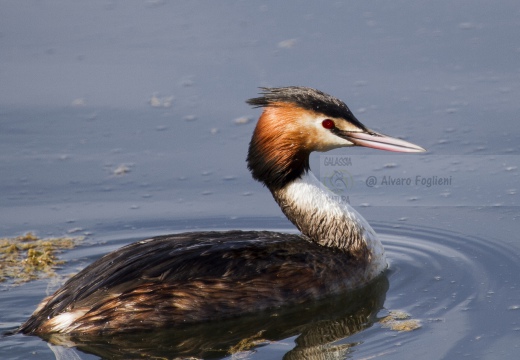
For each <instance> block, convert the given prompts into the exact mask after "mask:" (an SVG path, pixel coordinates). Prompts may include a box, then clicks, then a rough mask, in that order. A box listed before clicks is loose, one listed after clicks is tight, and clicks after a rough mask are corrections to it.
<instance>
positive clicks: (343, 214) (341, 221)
mask: <svg viewBox="0 0 520 360" xmlns="http://www.w3.org/2000/svg"><path fill="white" fill-rule="evenodd" d="M273 196H274V198H275V199H276V201H277V202H278V204H279V205H280V207H281V209H282V211H283V212H284V214H285V215H286V216H287V217H288V218H289V220H291V222H292V223H293V224H295V225H296V227H298V229H299V230H300V231H301V232H302V233H303V234H304V235H306V236H307V237H309V238H310V239H311V240H312V241H314V242H316V243H318V244H320V245H322V246H326V247H330V248H334V249H338V250H341V251H343V252H345V253H346V254H348V255H350V256H352V257H353V259H354V260H357V261H360V262H361V263H363V265H364V266H366V271H367V273H366V275H367V276H368V277H370V278H373V277H375V276H377V275H379V274H380V273H381V272H382V271H384V269H385V268H386V266H387V263H386V259H385V254H384V249H383V245H382V244H381V242H380V241H379V239H378V238H377V235H376V233H375V231H374V230H373V229H372V227H371V226H370V225H369V224H368V222H367V221H366V220H365V219H364V218H363V217H362V216H361V215H360V214H359V213H358V212H357V211H356V210H354V208H352V207H351V206H350V205H349V204H348V203H346V202H340V201H338V200H337V199H338V196H337V195H335V194H334V193H333V192H332V191H330V190H329V189H327V188H326V187H325V186H324V185H323V184H322V183H321V182H320V181H319V180H318V179H316V177H315V176H314V174H313V173H312V172H311V171H308V172H307V173H305V174H304V175H303V176H302V177H301V178H299V179H296V180H294V181H292V182H290V183H289V184H288V185H287V186H285V187H284V188H282V189H280V190H275V191H273Z"/></svg>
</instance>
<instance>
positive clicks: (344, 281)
mask: <svg viewBox="0 0 520 360" xmlns="http://www.w3.org/2000/svg"><path fill="white" fill-rule="evenodd" d="M358 265H359V264H356V263H354V262H353V259H351V258H349V257H348V256H347V255H346V254H344V253H342V252H341V251H339V250H334V249H330V248H326V247H323V246H320V245H317V244H315V243H313V242H311V241H308V240H307V239H305V238H303V237H301V236H299V235H291V234H282V233H275V232H267V231H230V232H198V233H184V234H178V235H167V236H160V237H156V238H152V239H148V240H144V241H140V242H136V243H133V244H130V245H127V246H125V247H123V248H121V249H119V250H117V251H115V252H112V253H110V254H108V255H106V256H104V257H102V258H100V259H99V260H97V261H96V262H94V263H93V264H91V265H90V266H88V267H87V268H85V269H84V270H83V271H81V272H80V273H78V274H77V275H75V276H74V277H73V278H71V279H70V280H69V281H68V282H67V283H66V284H65V285H64V286H63V287H62V288H61V289H59V290H58V291H57V292H56V293H55V294H54V295H52V296H50V297H48V298H47V299H45V300H44V301H43V302H42V304H41V305H40V306H39V308H38V309H37V310H36V311H35V312H34V314H33V315H32V316H31V318H29V319H28V320H27V322H26V323H25V324H23V325H22V327H21V328H20V331H21V332H23V333H47V332H69V333H74V332H77V333H90V332H95V333H111V332H122V331H135V330H145V329H150V328H158V327H165V326H172V325H175V324H183V323H190V322H199V321H206V320H210V319H215V316H216V315H217V314H218V315H217V316H218V317H219V318H225V317H231V316H238V315H241V314H245V313H249V312H256V311H260V310H264V309H267V308H271V307H276V306H281V305H288V304H295V303H302V302H304V301H309V300H313V299H320V298H323V297H324V296H326V295H332V294H336V293H340V292H342V291H346V290H349V289H352V288H356V287H359V286H361V285H362V283H363V282H364V279H363V269H361V268H359V266H358Z"/></svg>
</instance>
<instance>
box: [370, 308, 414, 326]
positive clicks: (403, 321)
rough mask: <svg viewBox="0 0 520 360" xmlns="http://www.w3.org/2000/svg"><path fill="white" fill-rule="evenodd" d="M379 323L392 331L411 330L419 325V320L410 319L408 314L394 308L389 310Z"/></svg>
mask: <svg viewBox="0 0 520 360" xmlns="http://www.w3.org/2000/svg"><path fill="white" fill-rule="evenodd" d="M379 323H380V324H381V325H383V327H386V328H389V329H390V330H393V331H413V330H417V329H419V328H420V327H421V323H420V322H419V320H415V319H411V316H410V314H408V313H406V312H404V311H396V310H393V311H390V313H389V314H388V315H387V316H385V317H384V318H382V319H381V320H379Z"/></svg>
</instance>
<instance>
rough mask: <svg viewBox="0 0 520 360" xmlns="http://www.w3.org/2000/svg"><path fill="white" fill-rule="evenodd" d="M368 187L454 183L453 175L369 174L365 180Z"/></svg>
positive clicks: (427, 185)
mask: <svg viewBox="0 0 520 360" xmlns="http://www.w3.org/2000/svg"><path fill="white" fill-rule="evenodd" d="M365 183H366V185H367V186H368V187H374V186H424V187H428V188H429V187H432V186H450V185H451V184H452V177H451V176H448V177H442V176H436V175H434V176H421V175H416V176H414V177H413V176H412V177H393V176H391V175H383V176H381V177H380V178H379V179H378V177H377V176H369V177H367V179H366V181H365Z"/></svg>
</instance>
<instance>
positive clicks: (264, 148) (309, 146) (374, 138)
mask: <svg viewBox="0 0 520 360" xmlns="http://www.w3.org/2000/svg"><path fill="white" fill-rule="evenodd" d="M261 89H262V96H261V97H258V98H253V99H249V100H248V101H247V103H248V104H250V105H253V106H254V107H264V108H265V109H264V112H263V113H262V115H261V116H260V119H259V120H258V123H257V126H256V129H255V131H254V134H253V138H252V139H251V143H250V145H249V153H248V156H247V163H248V168H249V170H250V171H251V173H252V174H253V177H254V178H255V179H256V180H258V181H261V182H263V183H264V184H265V185H266V186H268V187H269V188H270V189H271V190H274V189H279V188H282V187H284V186H285V185H287V184H288V183H289V182H291V181H293V180H295V179H297V178H300V177H301V176H302V175H303V174H304V173H305V172H307V171H308V170H309V154H310V153H311V152H312V151H328V150H331V149H335V148H339V147H347V146H365V147H371V148H375V149H380V150H387V151H397V152H422V151H425V149H423V148H422V147H420V146H417V145H414V144H412V143H409V142H407V141H404V140H400V139H396V138H392V137H390V136H386V135H383V134H379V133H376V132H374V131H372V130H370V129H368V128H366V127H365V125H363V124H362V123H361V122H360V121H359V120H358V119H356V117H355V116H354V114H353V113H352V112H351V111H350V109H349V108H348V107H347V105H346V104H345V103H344V102H342V101H341V100H339V99H337V98H335V97H333V96H330V95H328V94H325V93H323V92H321V91H319V90H315V89H311V88H307V87H299V86H289V87H281V88H261Z"/></svg>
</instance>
